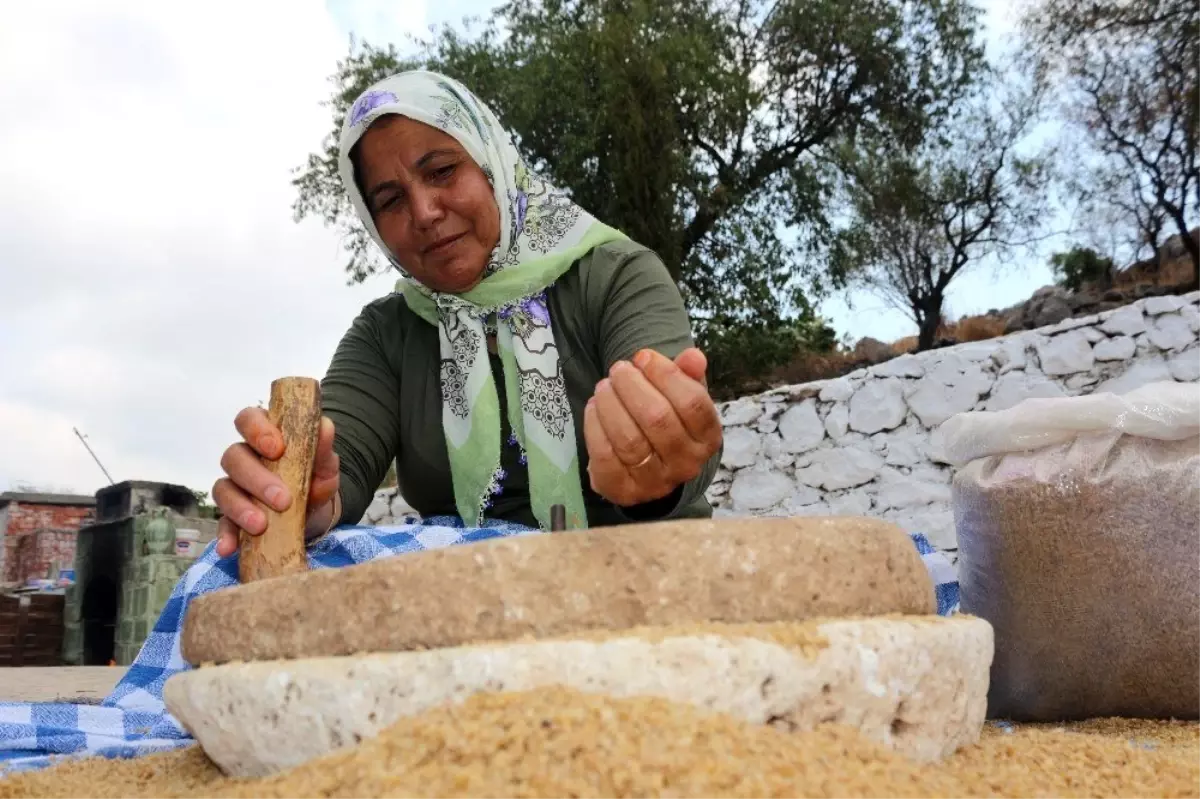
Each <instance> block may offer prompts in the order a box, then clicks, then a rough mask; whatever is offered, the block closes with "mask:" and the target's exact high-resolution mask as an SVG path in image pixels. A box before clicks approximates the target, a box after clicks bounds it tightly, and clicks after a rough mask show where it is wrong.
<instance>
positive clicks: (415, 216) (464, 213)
mask: <svg viewBox="0 0 1200 799" xmlns="http://www.w3.org/2000/svg"><path fill="white" fill-rule="evenodd" d="M357 149H358V156H357V159H356V160H357V168H358V181H359V186H360V188H361V190H362V193H363V200H364V201H365V202H366V204H367V208H369V209H370V211H371V216H372V219H373V220H374V222H375V228H376V230H378V231H379V236H380V238H382V239H383V242H384V244H385V245H387V248H388V249H389V250H390V251H391V252H392V254H393V255H395V257H396V260H398V261H399V262H400V265H401V266H403V267H404V270H405V271H406V272H408V274H409V275H411V276H412V278H413V279H414V280H416V281H418V282H419V283H421V284H423V285H424V286H426V287H428V288H429V289H431V290H433V291H440V292H447V293H455V294H457V293H462V292H464V291H468V290H469V289H472V288H474V287H475V286H476V285H477V284H478V283H479V281H480V280H482V279H483V270H484V267H485V266H487V262H488V259H489V258H490V257H491V254H492V250H493V249H495V247H496V244H497V243H498V242H499V241H500V210H499V209H498V208H497V207H496V200H495V197H494V195H493V194H492V187H491V185H490V184H489V183H488V180H487V177H486V176H485V175H484V174H483V170H482V169H480V168H479V165H478V164H476V163H475V161H474V160H473V159H472V158H471V156H470V155H468V154H467V151H466V150H464V149H463V147H462V145H461V144H459V143H458V141H457V140H455V139H454V137H452V136H448V135H447V134H445V133H443V132H442V131H440V130H438V129H436V128H433V127H430V126H429V125H426V124H424V123H421V122H417V121H416V120H413V119H409V118H408V117H402V116H397V115H389V116H383V117H380V118H379V119H378V120H377V121H376V122H375V123H374V124H372V125H371V127H370V128H369V129H368V130H367V132H366V133H365V134H363V136H362V138H361V139H359V140H358V148H357Z"/></svg>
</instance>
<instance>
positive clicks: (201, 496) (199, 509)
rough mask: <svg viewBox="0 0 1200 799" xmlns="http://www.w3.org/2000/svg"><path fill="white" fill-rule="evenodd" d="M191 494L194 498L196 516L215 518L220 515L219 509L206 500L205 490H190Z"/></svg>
mask: <svg viewBox="0 0 1200 799" xmlns="http://www.w3.org/2000/svg"><path fill="white" fill-rule="evenodd" d="M192 496H194V497H195V498H196V516H197V517H198V518H201V519H216V518H218V516H219V515H220V511H219V509H218V508H217V506H216V505H214V504H212V503H211V502H209V501H208V492H207V491H196V490H193V491H192Z"/></svg>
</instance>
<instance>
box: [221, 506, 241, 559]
mask: <svg viewBox="0 0 1200 799" xmlns="http://www.w3.org/2000/svg"><path fill="white" fill-rule="evenodd" d="M240 543H241V536H240V535H239V534H238V527H237V525H236V524H234V523H233V522H232V521H230V519H229V517H228V516H222V517H221V519H220V520H219V521H218V522H217V557H219V558H227V557H229V556H230V555H232V554H233V553H234V552H237V548H238V544H240Z"/></svg>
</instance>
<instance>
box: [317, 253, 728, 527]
mask: <svg viewBox="0 0 1200 799" xmlns="http://www.w3.org/2000/svg"><path fill="white" fill-rule="evenodd" d="M546 299H547V305H548V306H549V309H550V318H551V319H552V320H553V324H554V338H555V341H556V342H557V344H558V348H559V353H560V357H561V359H562V369H563V376H564V378H565V382H566V387H567V396H568V399H569V401H570V403H571V409H572V411H573V412H574V416H575V436H576V441H577V442H578V447H579V465H580V474H582V475H583V482H584V485H583V493H584V501H585V503H586V504H587V513H588V525H589V526H590V527H602V526H607V525H614V524H623V523H629V522H634V521H649V520H661V519H668V518H685V517H710V516H711V515H712V507H711V506H710V505H709V503H708V500H707V499H706V498H705V492H706V491H707V490H708V486H709V484H710V483H711V482H712V479H713V476H714V475H715V474H716V471H717V466H718V463H719V461H720V456H721V453H720V452H719V451H718V452H717V454H715V455H714V456H713V457H712V458H711V459H710V460H709V461H708V463H707V464H705V467H704V469H703V470H702V471H701V473H700V475H699V476H697V477H696V478H695V479H693V480H691V481H690V482H688V483H686V484H684V485H683V486H681V487H680V489H677V490H676V491H675V493H674V494H673V495H671V496H668V497H666V498H664V499H663V500H660V501H658V502H652V503H648V504H646V505H642V506H638V507H636V508H619V507H617V506H615V505H614V504H613V503H611V502H609V501H607V500H605V499H603V498H602V497H600V496H599V495H597V494H596V493H595V492H594V491H592V489H591V486H590V485H589V484H588V478H587V463H588V456H587V446H586V443H585V441H584V437H583V409H584V406H585V404H586V403H587V400H588V398H589V397H591V396H592V393H593V391H594V390H595V387H596V383H598V382H599V381H600V380H601V379H602V378H603V377H604V376H605V375H606V374H607V373H608V369H609V367H610V366H611V365H612V364H613V363H615V362H616V361H618V360H621V359H626V360H628V359H629V358H631V357H632V356H633V355H634V354H635V353H636V352H637V351H638V350H640V349H644V348H652V349H655V350H658V351H659V352H661V353H663V354H664V355H666V356H668V357H670V358H674V357H675V356H676V355H678V354H679V353H680V352H682V351H683V350H685V349H687V348H688V347H690V346H692V344H693V342H692V336H691V329H690V325H689V322H688V317H687V312H686V310H685V309H684V305H683V299H682V297H681V296H680V294H679V290H678V288H677V287H676V286H675V283H674V282H673V281H672V280H671V277H670V274H669V273H668V272H667V269H666V267H665V266H664V265H663V263H662V261H661V260H660V259H659V258H658V256H657V255H655V254H654V253H653V252H652V251H650V250H648V249H646V248H645V247H642V246H641V245H638V244H635V243H633V242H629V241H620V242H613V243H610V244H604V245H601V246H599V247H597V248H596V249H594V250H592V251H591V252H590V253H588V254H587V255H585V256H584V257H583V258H581V259H580V260H579V261H578V262H576V264H575V265H574V266H572V267H571V269H570V270H568V271H567V272H566V273H565V274H564V275H563V276H562V277H561V278H559V279H558V281H557V282H556V283H555V284H554V285H553V286H551V287H550V288H549V289H548V290H547V292H546ZM439 373H440V354H439V348H438V331H437V329H436V328H435V327H433V326H432V325H430V324H429V323H428V322H425V321H424V320H422V319H420V318H419V317H418V316H417V315H416V314H415V313H413V312H412V311H411V310H410V309H409V308H408V305H407V303H406V302H405V300H404V298H403V297H402V296H401V295H400V294H391V295H389V296H387V297H383V298H381V299H379V300H375V301H374V302H372V303H370V304H369V305H367V306H366V307H365V308H363V310H362V312H361V313H360V314H359V316H358V318H356V319H355V320H354V323H353V324H352V325H351V326H350V329H349V331H347V332H346V334H345V336H343V338H342V340H341V342H340V344H339V345H338V348H337V350H336V352H335V353H334V356H333V360H332V362H331V363H330V365H329V370H328V372H327V373H326V375H325V378H324V380H323V381H322V383H321V391H322V402H323V407H324V413H325V415H326V416H328V417H329V418H330V419H332V420H333V423H334V425H335V427H336V431H337V432H336V438H335V439H334V450H335V451H336V452H337V454H338V456H339V458H340V460H341V481H340V483H341V494H342V514H341V519H340V520H339V522H340V523H343V524H346V523H357V522H358V521H359V519H361V518H362V516H363V514H364V513H365V512H366V508H367V505H368V503H370V501H371V499H372V497H373V494H374V492H375V489H376V488H377V487H378V486H379V484H380V482H382V480H383V478H384V476H385V475H386V473H387V470H388V467H389V466H390V464H391V462H392V460H393V458H394V459H395V461H396V476H397V480H398V483H399V488H400V493H401V494H402V495H403V496H404V499H405V500H406V501H407V502H408V503H409V504H410V505H412V507H413V508H414V509H415V510H416V511H417V512H418V513H420V514H421V515H422V516H435V515H457V510H456V507H455V503H454V492H453V487H452V484H451V480H450V461H449V456H448V454H447V451H446V440H445V438H444V434H443V432H442V396H441V387H440V383H439ZM492 374H493V378H494V379H495V380H496V388H497V394H498V396H499V397H500V400H501V409H502V417H501V418H502V419H503V420H504V422H503V425H504V426H503V430H502V431H501V435H502V436H503V438H502V440H507V439H508V436H509V427H508V417H507V409H506V408H504V398H505V391H504V383H503V379H504V378H503V373H502V370H501V367H500V359H499V357H498V356H496V355H493V356H492ZM501 453H502V462H501V465H502V466H503V468H504V470H505V471H506V472H507V474H508V477H507V479H506V480H505V482H504V492H503V493H502V494H501V495H500V496H498V497H496V499H495V501H494V504H493V507H492V510H491V512H490V514H489V515H490V516H491V517H493V518H498V519H503V520H507V521H512V522H517V523H519V524H524V525H527V526H530V527H537V521H536V520H535V519H534V516H533V511H532V509H531V508H530V503H529V489H528V487H529V475H528V471H527V470H526V469H525V467H524V466H522V465H521V464H520V462H519V460H518V458H519V453H518V451H517V450H516V448H515V447H509V446H502V447H501Z"/></svg>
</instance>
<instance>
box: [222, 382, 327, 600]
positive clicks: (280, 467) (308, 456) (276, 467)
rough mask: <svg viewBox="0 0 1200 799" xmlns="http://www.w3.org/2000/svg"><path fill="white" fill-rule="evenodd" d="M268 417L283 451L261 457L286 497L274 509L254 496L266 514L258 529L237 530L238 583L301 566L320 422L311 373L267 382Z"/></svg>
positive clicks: (305, 563)
mask: <svg viewBox="0 0 1200 799" xmlns="http://www.w3.org/2000/svg"><path fill="white" fill-rule="evenodd" d="M267 416H268V418H270V420H271V423H272V424H274V425H275V426H276V427H278V428H279V429H280V431H281V432H282V433H283V447H284V450H283V457H281V458H280V459H279V460H277V461H270V460H265V459H264V461H263V463H264V464H265V465H266V467H267V468H268V469H270V470H271V472H272V473H274V474H276V475H278V476H279V477H280V479H281V480H283V484H284V485H285V486H286V487H287V490H288V494H289V495H290V496H291V498H292V504H291V505H289V506H288V509H287V510H285V511H283V512H282V513H280V512H279V511H276V510H274V509H273V508H271V507H270V506H268V505H266V504H264V503H262V502H258V501H257V500H256V504H257V505H258V507H259V509H260V510H262V512H263V513H264V514H265V515H266V518H267V530H266V532H264V533H263V534H262V535H250V534H249V533H247V532H246V531H245V530H242V531H241V535H240V538H241V543H240V545H239V546H240V552H241V554H240V555H239V556H238V578H239V579H240V580H241V582H243V583H249V582H253V581H254V580H265V579H267V578H268V577H279V576H281V575H284V574H292V573H294V572H300V571H304V570H306V569H307V568H308V559H307V558H306V557H305V553H304V522H305V520H306V518H307V516H308V489H309V485H310V483H311V482H312V469H313V460H314V458H315V457H316V454H317V435H318V433H319V431H320V428H321V384H320V383H318V382H317V381H316V380H314V379H313V378H311V377H281V378H279V379H278V380H275V381H274V382H272V383H271V406H270V408H269V409H268V410H267Z"/></svg>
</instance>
